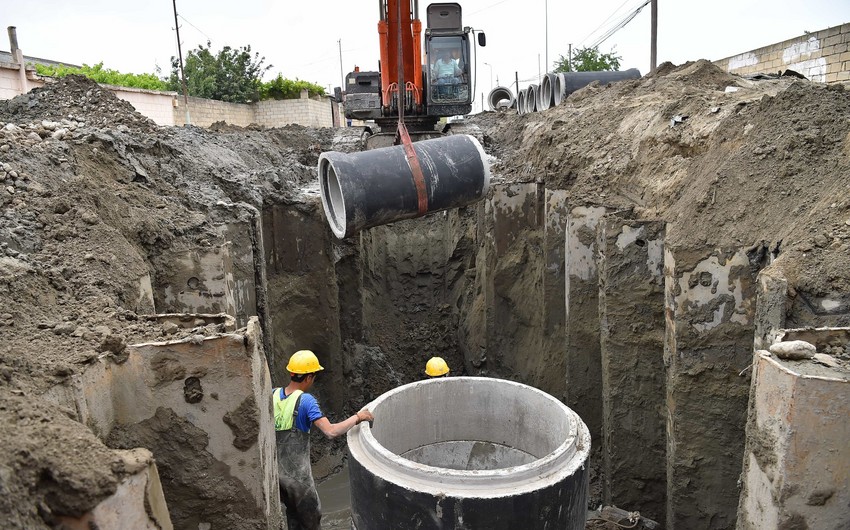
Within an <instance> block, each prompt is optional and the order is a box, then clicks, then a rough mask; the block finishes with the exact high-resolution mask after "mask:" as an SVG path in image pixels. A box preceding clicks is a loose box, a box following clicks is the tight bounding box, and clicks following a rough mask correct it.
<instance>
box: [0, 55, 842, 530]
mask: <svg viewBox="0 0 850 530" xmlns="http://www.w3.org/2000/svg"><path fill="white" fill-rule="evenodd" d="M727 87H736V88H737V90H736V91H728V89H727ZM471 121H472V122H473V123H476V124H478V125H479V127H481V129H482V130H483V138H484V145H485V149H486V150H487V151H488V153H490V154H491V155H493V156H495V157H496V158H497V161H496V164H495V166H494V176H495V178H494V183H499V182H545V184H546V187H547V188H548V189H563V190H566V192H567V194H568V196H569V200H570V203H571V204H575V205H579V204H589V205H590V204H592V205H602V206H606V207H608V208H610V209H612V210H616V209H626V210H632V211H633V212H634V213H635V215H636V216H638V217H641V218H653V219H655V218H658V219H662V220H665V221H667V222H668V223H669V224H668V232H667V241H666V244H667V245H669V246H671V247H675V248H679V249H684V250H688V249H691V250H698V249H701V248H705V247H716V248H720V247H744V248H752V249H754V255H756V256H758V258H757V259H760V260H768V259H769V258H770V257H776V256H782V258H783V259H782V267H783V272H784V274H785V275H786V277H788V278H789V283H790V284H791V285H792V286H793V287H794V288H795V289H799V290H800V291H805V292H807V293H811V294H813V295H815V296H827V295H832V296H838V297H839V298H840V297H842V296H843V298H841V299H842V300H848V296H850V295H848V293H850V180H848V179H847V175H848V174H850V92H848V91H847V90H845V89H844V88H843V87H842V86H841V85H833V86H824V85H818V84H814V83H809V82H807V81H802V80H797V79H776V80H765V81H758V82H751V81H747V80H744V79H741V78H738V77H735V76H731V75H729V74H726V73H724V72H722V71H720V70H718V69H717V68H715V67H714V66H712V65H711V64H710V63H708V62H705V61H699V62H695V63H688V64H685V65H682V66H680V67H675V66H673V65H670V64H665V65H662V67H661V68H659V69H658V71H657V72H656V73H655V74H654V75H652V76H646V77H644V78H642V79H640V80H635V81H626V82H621V83H617V84H614V85H610V86H599V85H591V86H588V87H586V88H584V89H582V90H580V91H579V92H577V93H575V94H573V95H571V96H570V97H569V98H568V99H567V100H566V102H565V103H564V104H562V105H561V106H559V107H557V108H554V109H550V110H549V111H547V112H545V113H540V114H532V115H526V116H516V115H513V114H508V113H485V114H482V115H479V116H477V117H475V118H473V119H472V120H471ZM331 149H337V150H339V149H340V144H338V143H335V140H334V131H333V130H329V129H324V130H322V129H308V128H304V127H299V126H288V127H284V128H280V129H269V130H265V129H261V128H258V127H252V128H239V127H232V126H227V125H223V124H221V125H217V126H215V127H212V128H210V129H199V128H195V127H186V128H176V127H158V126H156V125H155V124H153V122H151V121H150V120H148V119H146V118H144V117H143V116H141V115H140V114H138V113H136V112H135V111H134V110H133V108H132V107H131V106H130V105H129V104H128V103H126V102H123V101H121V100H119V99H117V98H116V97H115V96H114V95H112V93H111V92H109V91H107V90H103V89H101V88H99V87H98V86H97V85H96V84H94V83H92V82H90V81H88V80H86V79H83V78H78V77H74V76H71V77H67V78H64V79H62V80H61V81H59V82H57V83H54V84H48V85H46V86H45V87H43V88H40V89H36V90H33V91H32V92H30V93H29V94H27V95H25V96H20V97H18V98H15V99H13V100H10V101H3V102H0V168H2V169H0V426H2V427H1V428H0V512H2V513H4V514H9V515H8V517H5V516H4V517H5V519H6V526H7V527H10V528H28V529H30V528H46V527H49V526H51V525H52V524H54V523H55V521H56V517H58V516H61V515H79V514H81V513H83V512H85V511H86V510H88V509H90V508H91V507H92V506H94V505H95V504H96V503H97V502H98V500H100V499H103V498H105V497H106V496H108V495H109V494H111V493H112V492H114V491H115V488H116V485H117V482H118V480H119V479H120V477H121V476H122V473H124V470H123V468H122V466H121V465H120V461H121V459H120V458H119V456H118V455H119V453H118V450H119V449H124V448H126V447H125V441H124V440H125V438H126V436H127V435H129V434H131V433H129V432H116V433H113V434H112V437H111V438H110V439H108V440H106V441H103V440H99V439H98V438H97V437H96V436H95V435H94V434H93V433H91V432H90V431H89V430H88V429H87V428H86V427H85V426H83V425H81V424H79V423H77V422H75V421H73V420H72V419H69V418H73V417H75V415H74V413H73V411H72V410H70V409H69V408H63V407H58V408H57V407H55V406H52V405H48V404H47V403H45V402H43V401H42V400H41V399H40V395H41V394H42V393H43V392H44V391H45V390H46V389H48V388H49V387H51V386H53V385H56V384H60V383H62V382H63V381H67V380H68V379H69V378H71V377H73V376H74V374H78V373H80V372H81V371H82V370H84V369H85V367H86V365H87V364H88V363H91V362H93V361H95V360H96V359H98V358H99V357H101V356H112V357H114V358H115V359H117V360H118V361H119V362H120V359H121V355H122V354H123V352H124V349H125V348H126V345H127V344H133V343H136V342H142V341H146V340H150V339H152V338H157V337H163V336H170V337H173V338H179V337H181V336H183V335H186V336H188V335H196V334H205V335H210V334H215V333H219V332H222V331H223V330H222V329H218V328H216V327H215V326H212V327H203V326H202V327H199V328H195V329H191V328H190V329H186V330H178V331H176V332H175V331H174V330H173V329H166V327H165V326H163V325H162V324H159V323H158V322H156V321H154V320H149V319H147V318H145V315H148V314H150V313H151V312H152V311H153V310H154V308H153V307H150V306H149V303H148V302H145V301H144V299H143V297H140V295H139V288H138V285H139V284H138V280H139V278H140V277H142V276H143V275H144V274H147V273H150V274H152V282H153V284H154V291H155V292H156V291H157V287H158V286H159V284H158V283H157V280H158V277H167V274H166V273H167V271H168V267H169V264H168V261H167V259H165V256H166V255H167V254H168V253H169V252H174V251H179V250H180V249H183V248H185V249H189V248H204V247H212V246H213V245H214V244H216V242H217V241H219V240H220V234H219V232H218V231H217V230H216V226H217V224H216V223H217V221H218V220H220V219H221V217H222V215H224V214H223V213H222V212H226V211H227V210H228V208H230V205H232V204H234V203H247V204H249V205H252V206H254V207H256V208H257V209H260V210H262V209H263V208H265V207H269V206H272V205H296V206H297V207H298V208H303V210H304V211H305V212H313V213H310V215H315V212H316V211H317V208H320V206H319V205H318V204H319V203H318V200H317V196H316V194H315V193H314V192H312V193H311V192H309V190H308V192H306V193H305V187H310V186H313V185H314V182H315V180H316V175H315V166H316V162H317V159H318V155H319V153H321V152H322V151H325V150H331ZM463 245H464V242H463V241H461V243H460V244H459V245H458V246H459V248H460V249H461V250H464V249H463ZM521 262H522V260H521V259H518V263H521ZM455 266H456V267H459V270H456V271H452V272H453V273H454V274H457V275H462V274H463V273H464V270H465V268H466V267H470V266H471V267H474V266H475V263H474V259H473V261H472V262H471V263H470V260H469V258H468V257H467V258H464V259H461V258H458V260H457V261H456V262H455ZM158 275H159V276H158ZM420 280H421V278H419V279H417V277H416V275H415V274H413V275H410V276H405V275H401V274H400V275H399V276H398V278H395V279H394V281H399V282H417V281H420ZM503 281H507V280H506V279H504V278H503ZM392 288H393V287H392V285H390V286H389V287H388V289H390V290H391V289H392ZM425 288H430V287H428V286H425ZM435 288H436V287H435ZM302 289H303V290H304V291H303V292H301V293H299V297H302V298H303V299H305V300H308V299H315V298H317V297H318V296H317V293H318V292H319V289H320V287H318V286H311V285H303V286H302ZM390 299H391V297H390ZM427 299H428V296H427V295H426V296H423V300H427ZM156 302H157V307H156V309H157V311H158V312H168V311H167V310H168V308H167V307H163V306H162V305H161V304H162V302H163V301H162V300H156ZM399 303H401V302H399ZM406 303H407V304H409V305H411V306H413V305H416V304H417V303H419V302H417V301H416V300H408V301H407V302H406ZM539 303H540V301H539V300H528V301H527V304H529V307H531V305H533V304H539ZM848 304H850V301H848ZM434 309H437V310H436V311H434ZM519 310H522V308H519ZM411 311H413V310H411ZM416 311H426V312H429V311H430V313H429V314H430V315H431V316H430V317H429V318H431V320H432V323H431V325H430V328H429V329H428V330H427V332H428V333H434V332H437V333H442V334H443V336H442V337H436V338H435V337H430V338H424V337H423V336H421V335H422V333H419V331H418V330H416V329H410V328H409V327H408V328H407V329H403V330H402V329H399V327H400V326H406V323H405V321H404V320H403V319H401V318H399V317H398V316H397V315H394V314H393V311H392V308H390V307H388V308H387V311H386V313H387V315H386V319H385V324H386V325H385V326H384V327H386V328H387V329H386V330H383V333H384V335H385V336H386V337H390V339H388V342H387V344H386V345H383V346H384V347H383V348H378V347H376V345H374V344H360V343H351V342H347V343H345V344H343V345H342V348H343V349H344V351H346V352H348V353H349V355H351V356H352V358H356V359H361V361H357V362H352V363H351V366H350V371H349V372H348V373H346V378H347V379H346V385H348V386H350V387H351V388H358V392H359V395H360V396H362V397H363V402H365V401H368V399H369V398H371V397H374V396H375V395H376V394H379V393H380V392H382V391H384V390H386V389H387V388H391V387H392V386H395V385H397V384H400V383H404V382H408V381H411V380H414V379H416V378H419V377H421V375H420V374H419V371H420V369H421V363H419V362H416V363H407V362H397V361H394V359H396V357H394V356H393V355H389V353H388V351H387V350H388V349H390V348H393V347H395V345H400V346H399V347H400V348H401V349H402V350H404V349H405V348H410V344H415V343H417V342H419V341H422V340H430V341H435V342H436V343H438V344H444V345H445V346H446V347H447V348H451V347H452V346H453V345H454V344H456V343H457V339H456V337H455V334H456V333H457V332H456V328H457V323H455V322H452V323H451V325H448V324H446V325H443V326H442V328H441V327H440V326H439V323H440V322H441V321H442V322H445V320H443V319H441V317H440V311H442V309H441V308H427V307H421V308H417V309H416ZM373 318H378V319H380V316H378V317H375V316H374V315H373ZM799 323H800V324H802V325H805V324H806V322H804V321H801V322H799ZM833 323H834V324H836V325H850V316H848V315H846V314H845V315H843V316H838V317H836V318H835V319H834V321H833ZM302 325H303V326H304V327H306V328H309V327H310V326H312V325H314V324H313V323H312V322H311V321H310V320H309V319H304V322H303V323H302ZM377 327H380V326H377ZM789 327H790V326H789ZM423 329H424V328H423ZM434 330H436V331H434ZM321 332H322V330H320V329H317V333H321ZM502 332H503V333H510V330H503V331H502ZM170 334H174V335H170ZM393 334H395V337H394V338H393ZM419 353H420V354H421V355H424V353H422V352H419ZM399 358H401V357H399ZM362 359H368V361H362ZM364 367H365V368H364ZM368 370H371V372H369V371H368ZM495 375H499V374H495ZM544 377H545V375H544ZM163 414H165V413H163ZM331 415H332V416H335V414H331ZM160 419H161V418H160ZM151 421H158V418H154V419H152V420H151ZM187 428H188V427H187ZM107 444H108V445H109V446H107ZM151 444H152V445H155V441H154V440H151ZM130 445H132V444H130ZM319 447H320V449H321V448H323V447H327V446H323V445H320V446H319ZM334 447H335V448H336V450H340V449H341V445H340V444H336V445H335V446H334ZM173 457H174V458H175V459H177V458H179V452H177V451H175V454H174V455H173ZM162 464H163V465H165V466H168V465H169V462H163V463H162ZM331 467H332V466H331ZM196 471H197V470H188V471H187V473H191V472H196ZM328 471H330V469H328ZM238 494H239V492H235V493H234V498H237V497H238V496H239V495H238ZM226 517H227V514H224V513H223V514H221V518H222V521H226V520H227V519H226ZM183 522H186V523H187V524H189V523H191V521H183Z"/></svg>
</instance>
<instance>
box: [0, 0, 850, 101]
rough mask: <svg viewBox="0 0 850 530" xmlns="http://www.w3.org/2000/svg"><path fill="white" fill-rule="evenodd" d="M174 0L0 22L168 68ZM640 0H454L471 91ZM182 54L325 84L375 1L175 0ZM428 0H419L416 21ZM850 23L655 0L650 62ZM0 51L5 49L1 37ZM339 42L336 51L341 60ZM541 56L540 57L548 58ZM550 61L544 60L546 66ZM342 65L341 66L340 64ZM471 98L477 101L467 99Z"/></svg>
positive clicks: (510, 77) (820, 3)
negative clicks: (466, 32)
mask: <svg viewBox="0 0 850 530" xmlns="http://www.w3.org/2000/svg"><path fill="white" fill-rule="evenodd" d="M172 1H173V0H153V1H151V0H148V1H143V0H136V1H130V0H27V1H21V0H0V24H2V25H3V27H8V26H16V27H17V35H18V44H19V46H20V48H21V49H22V50H23V51H24V54H25V55H28V56H32V57H40V58H44V59H52V60H57V61H62V62H67V63H71V64H90V65H93V64H96V63H99V62H101V61H102V62H103V63H104V67H106V68H111V69H114V70H119V71H121V72H125V73H127V72H132V73H151V72H155V71H156V68H157V67H159V68H161V70H162V75H163V76H164V75H166V74H167V73H168V71H169V70H170V64H171V63H170V59H171V57H172V56H176V55H177V44H176V42H177V41H176V37H175V32H174V26H175V24H174V10H173V3H172ZM645 1H646V0H591V1H582V2H573V1H569V0H460V1H459V3H460V4H461V7H462V9H463V22H464V25H465V26H471V27H473V28H475V29H477V30H483V31H484V32H485V33H486V35H487V46H486V47H484V48H478V60H477V85H476V93H477V94H480V93H483V94H485V95H486V94H487V93H488V92H489V91H490V88H491V87H493V86H496V85H497V83H498V84H500V85H505V86H507V85H509V84H512V83H513V82H514V79H515V76H518V77H519V79H520V87H521V88H524V87H525V86H527V85H528V84H529V83H530V82H537V79H538V76H539V74H540V73H541V72H542V73H545V72H546V71H547V70H551V69H552V66H551V64H552V63H554V62H555V61H556V60H557V59H558V57H559V55H566V54H567V50H568V49H569V46H570V45H572V46H573V48H574V49H577V48H582V47H586V46H590V45H593V44H596V42H597V41H598V39H599V38H600V37H601V36H603V35H604V34H605V33H606V32H608V30H610V29H612V28H613V27H614V26H616V25H617V23H618V22H620V21H621V20H622V19H624V18H625V17H626V16H627V15H628V14H630V13H632V12H633V11H635V10H636V9H637V8H638V7H640V6H641V5H642V4H643V3H644V2H645ZM176 3H177V13H178V15H179V17H178V22H179V26H180V39H181V42H182V46H183V53H184V55H185V54H186V53H187V52H188V51H189V50H191V49H193V48H197V46H198V45H199V44H206V43H207V41H209V42H210V43H211V45H212V48H213V50H216V51H217V50H219V49H221V48H222V47H223V46H231V47H240V46H246V45H250V46H251V49H252V51H256V52H259V54H260V56H262V57H265V64H271V65H273V67H272V69H271V70H269V71H268V73H267V74H266V79H267V80H268V79H271V78H273V77H275V76H276V75H277V74H278V73H280V74H282V75H283V76H284V77H286V78H291V79H294V78H298V79H302V80H306V81H310V82H313V83H316V84H319V85H321V86H323V87H325V88H326V89H329V90H331V91H332V89H333V87H336V86H340V85H341V83H342V81H341V79H342V75H344V74H345V73H348V72H350V71H352V70H353V68H354V66H355V65H357V66H359V67H360V69H361V70H376V69H377V66H378V57H379V52H378V34H377V22H378V2H377V1H376V0H327V1H324V2H317V1H300V2H295V1H292V0H235V1H234V0H176ZM428 3H429V2H426V1H423V2H420V7H419V10H420V11H419V17H420V19H422V20H423V26H424V21H425V19H426V16H425V8H426V6H427V5H428ZM848 22H850V0H806V1H801V0H796V1H790V0H760V1H756V0H711V1H696V0H658V64H661V63H662V62H665V61H670V62H672V63H674V64H677V65H679V64H682V63H684V62H687V61H693V60H697V59H709V60H717V59H723V58H725V57H729V56H733V55H737V54H739V53H743V52H746V51H750V50H753V49H755V48H759V47H762V46H766V45H769V44H774V43H776V42H781V41H784V40H787V39H791V38H794V37H797V36H800V35H803V34H804V33H805V32H815V31H819V30H822V29H825V28H828V27H832V26H837V25H841V24H844V23H848ZM599 49H600V51H601V52H603V53H609V52H613V53H615V54H616V55H618V56H620V57H621V58H622V59H621V64H620V69H621V70H625V69H627V68H637V69H639V70H640V72H641V74H646V73H648V72H649V66H650V6H649V5H647V6H646V7H644V8H643V10H642V11H641V12H640V13H638V14H637V15H636V16H635V17H634V19H632V20H631V22H629V23H628V24H627V25H626V26H625V27H624V28H622V29H620V30H619V31H617V32H615V33H614V34H613V35H612V36H610V37H609V38H608V39H607V40H605V41H604V42H602V43H601V44H600V45H599ZM0 50H7V51H8V50H9V42H8V39H7V38H0ZM340 51H341V55H342V61H340ZM547 57H548V63H547ZM547 64H548V65H549V68H548V69H547V68H546V66H547ZM340 67H341V68H340ZM340 70H342V75H341V73H340ZM478 105H480V98H479V102H477V103H476V107H477V106H478Z"/></svg>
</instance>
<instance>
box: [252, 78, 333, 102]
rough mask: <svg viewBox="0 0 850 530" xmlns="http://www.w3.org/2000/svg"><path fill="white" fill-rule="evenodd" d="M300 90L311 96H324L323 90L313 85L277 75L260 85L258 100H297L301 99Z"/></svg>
mask: <svg viewBox="0 0 850 530" xmlns="http://www.w3.org/2000/svg"><path fill="white" fill-rule="evenodd" d="M302 90H306V91H307V93H308V94H310V95H311V96H314V95H321V96H324V95H325V89H324V88H323V87H320V86H319V85H317V84H315V83H310V82H308V81H302V80H300V79H298V78H296V79H295V80H292V79H286V78H284V77H283V75H281V74H277V77H276V78H274V79H273V80H271V81H269V82H268V83H262V84H261V85H260V99H298V98H300V97H301V91H302Z"/></svg>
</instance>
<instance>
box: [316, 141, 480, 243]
mask: <svg viewBox="0 0 850 530" xmlns="http://www.w3.org/2000/svg"><path fill="white" fill-rule="evenodd" d="M412 148H413V150H414V152H415V155H416V156H415V161H413V162H409V161H408V158H407V156H406V153H405V148H404V146H401V145H396V146H392V147H384V148H381V149H372V150H369V151H363V152H360V153H340V152H337V151H328V152H325V153H322V154H321V155H320V156H319V188H320V190H321V193H322V206H323V207H324V210H325V217H326V218H327V220H328V224H330V227H331V230H332V231H333V233H334V235H336V237H338V238H340V239H343V238H346V237H348V236H351V235H353V234H356V233H357V232H359V231H360V230H364V229H366V228H371V227H373V226H379V225H384V224H387V223H392V222H395V221H401V220H403V219H411V218H413V217H420V216H422V215H425V214H427V213H431V212H437V211H440V210H445V209H447V208H458V207H461V206H466V205H467V204H472V203H474V202H476V201H478V200H480V199H483V198H484V196H485V195H487V190H488V189H489V187H490V164H489V163H488V162H487V158H486V155H485V153H484V149H483V148H482V147H481V144H480V143H478V140H476V139H475V138H474V137H472V136H469V135H466V134H457V135H451V136H444V137H442V138H435V139H432V140H423V141H419V142H414V143H413V144H412ZM412 166H413V167H416V166H418V168H420V169H421V174H420V176H421V178H419V177H417V172H416V171H415V170H413V169H411V167H412Z"/></svg>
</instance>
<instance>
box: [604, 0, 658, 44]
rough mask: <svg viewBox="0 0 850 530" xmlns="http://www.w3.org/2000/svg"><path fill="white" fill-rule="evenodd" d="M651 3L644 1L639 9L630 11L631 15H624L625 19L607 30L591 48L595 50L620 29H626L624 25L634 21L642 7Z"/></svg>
mask: <svg viewBox="0 0 850 530" xmlns="http://www.w3.org/2000/svg"><path fill="white" fill-rule="evenodd" d="M651 1H652V0H646V1H645V2H644V3H643V4H641V6H640V7H638V8H637V9H635V10H634V11H632V12H631V13H629V14H628V15H626V17H625V18H624V19H623V20H622V21H620V22H619V23H618V24H617V25H616V26H614V27H613V28H611V29H610V30H608V32H607V33H605V34H604V35H603V36H602V37H600V38H599V39H597V40H596V42H595V43H593V45H592V46H591V48H597V47H599V45H601V44H602V43H603V42H605V41H606V40H608V39H609V38H611V36H613V35H614V34H615V33H617V32H618V31H620V30H621V29H623V28H624V27H626V24H628V23H629V22H631V21H632V20H634V18H635V17H636V16H638V13H640V12H641V11H642V10H643V8H644V7H646V6H648V5H649V3H650V2H651Z"/></svg>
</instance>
